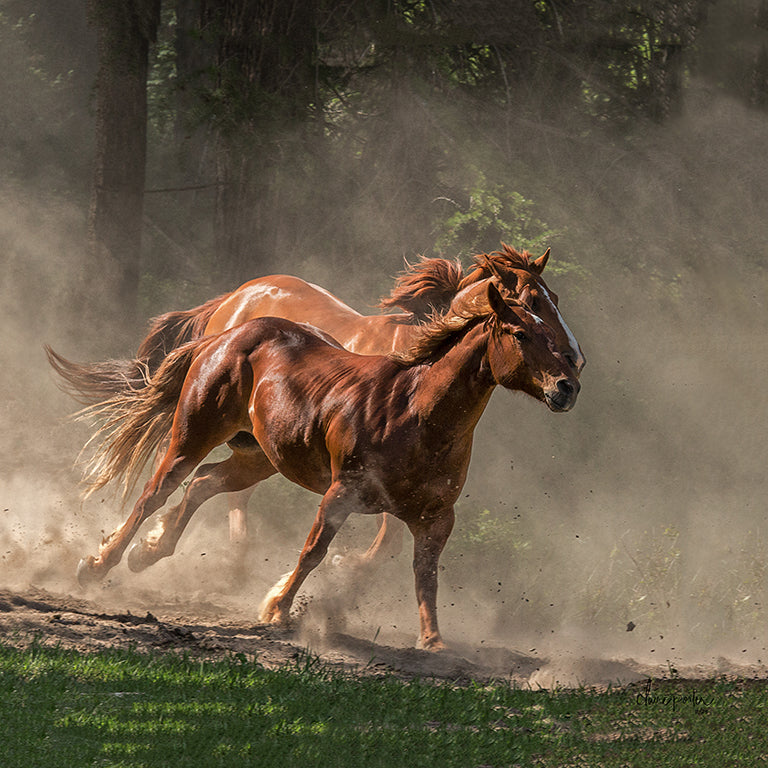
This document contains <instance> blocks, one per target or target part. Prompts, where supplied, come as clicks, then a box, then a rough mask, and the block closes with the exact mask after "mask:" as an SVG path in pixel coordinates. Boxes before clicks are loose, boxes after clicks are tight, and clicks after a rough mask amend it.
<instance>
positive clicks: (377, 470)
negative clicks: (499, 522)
mask: <svg viewBox="0 0 768 768" xmlns="http://www.w3.org/2000/svg"><path fill="white" fill-rule="evenodd" d="M529 301H530V296H529V295H528V290H527V289H525V290H524V291H523V294H522V295H521V296H520V301H519V302H518V301H514V302H512V301H505V300H504V298H503V297H502V296H501V294H500V293H499V291H498V290H497V289H496V288H495V286H494V283H493V282H492V281H491V280H485V281H482V282H480V283H476V284H475V285H474V286H472V287H471V288H470V289H468V290H467V291H465V292H462V294H460V295H459V297H457V298H456V299H454V302H453V304H452V307H451V309H450V310H449V311H448V312H447V313H445V315H443V316H440V317H436V318H435V319H433V320H432V321H431V322H430V323H428V324H427V325H425V326H423V327H420V328H419V329H418V332H417V333H416V334H415V336H414V338H413V339H412V341H411V344H410V345H409V348H408V350H407V351H405V352H401V353H392V354H389V355H385V356H367V355H357V354H354V353H352V352H349V351H347V350H345V349H343V348H342V347H341V346H339V345H338V344H336V342H335V341H334V340H333V339H331V338H330V337H328V336H327V335H326V334H323V333H322V332H320V331H318V330H317V329H315V328H312V327H310V326H307V325H298V324H296V323H293V322H291V321H289V320H284V319H280V318H275V317H265V318H258V319H255V320H251V321H248V322H246V323H244V324H240V325H237V326H236V327H234V328H232V329H230V330H227V331H224V332H222V333H220V334H218V335H215V336H209V337H204V338H203V339H200V340H196V341H192V342H189V343H187V344H185V345H183V346H182V347H180V348H179V349H177V350H175V351H174V352H172V353H171V354H170V355H168V356H167V357H166V359H165V360H164V361H163V362H162V364H161V365H160V367H159V368H158V370H157V371H156V372H155V374H154V375H153V376H152V377H151V378H150V380H149V381H148V382H147V385H146V386H145V387H143V388H141V389H135V390H130V391H128V392H124V393H120V394H118V395H115V396H114V397H113V398H112V399H111V400H108V401H106V402H104V403H101V404H100V405H97V406H94V409H95V410H96V411H97V413H98V414H99V415H101V416H102V417H105V418H106V423H105V424H104V426H103V428H102V436H103V437H104V438H105V442H104V444H103V446H102V449H101V455H102V457H104V458H105V459H106V461H105V463H104V465H103V466H105V467H106V466H109V467H110V470H109V474H110V477H109V478H108V479H112V478H113V477H114V476H116V475H120V474H121V473H128V474H132V473H136V472H137V471H139V470H140V468H141V464H142V463H143V462H144V461H145V460H146V458H147V455H148V454H147V449H148V448H151V447H152V446H151V445H146V444H144V445H142V444H141V441H142V440H144V439H147V438H146V436H147V435H150V437H149V438H148V439H149V442H150V443H154V445H155V447H156V446H157V445H159V443H160V442H161V441H162V440H163V437H164V435H165V434H166V433H167V431H168V430H170V434H171V440H170V444H169V446H168V448H167V450H166V451H165V454H164V456H163V458H162V461H161V462H160V464H159V466H158V467H157V469H156V471H155V472H154V474H153V476H152V478H151V479H150V480H149V481H148V482H147V484H146V485H145V487H144V490H143V492H142V494H141V496H140V497H139V499H138V501H137V502H136V504H135V506H134V508H133V511H132V512H131V514H130V516H129V517H128V519H127V520H126V522H125V523H124V524H123V525H121V526H120V527H119V528H118V529H117V530H116V531H115V532H114V533H112V534H111V535H110V536H108V537H107V538H106V539H104V541H103V542H102V544H101V547H100V548H99V554H98V556H97V557H88V558H86V559H84V560H82V561H81V563H80V567H79V569H78V577H79V579H80V581H81V582H82V583H87V582H89V581H93V580H97V579H100V578H103V576H104V575H105V574H106V573H107V571H109V569H110V568H112V567H113V566H115V565H116V564H117V563H118V562H119V561H120V559H121V558H122V555H123V553H124V552H125V550H126V548H127V546H128V544H129V543H130V541H131V539H132V538H133V537H134V535H135V534H136V532H137V530H138V528H139V526H140V525H141V524H142V522H143V521H144V520H146V519H147V518H148V517H149V516H150V515H152V514H153V513H154V512H155V511H157V510H158V509H160V508H161V507H162V506H163V505H164V504H165V502H166V500H167V499H168V497H169V496H170V494H171V493H173V492H174V491H175V490H176V489H177V488H178V487H179V485H180V484H181V483H182V482H183V481H184V479H185V478H186V477H187V476H188V475H189V474H190V473H191V472H192V471H193V470H194V469H195V467H197V465H198V464H199V462H200V461H201V460H202V459H204V458H205V457H206V456H207V455H208V453H209V452H210V451H211V450H212V449H213V448H215V447H216V446H218V445H221V444H222V443H225V442H227V441H233V442H231V443H230V447H231V448H232V455H231V456H230V457H229V458H228V459H226V460H225V461H222V462H219V463H217V464H206V465H203V466H201V467H199V468H198V469H197V471H196V472H195V474H194V476H193V477H192V479H191V481H190V482H189V484H188V486H187V488H186V491H185V493H184V496H183V498H182V500H181V502H180V503H179V504H178V506H176V507H173V508H171V509H170V510H169V511H167V512H166V513H165V514H164V515H163V516H162V518H161V519H160V522H159V524H158V527H157V528H156V529H155V530H154V531H153V532H152V533H150V535H149V536H148V538H147V540H145V541H143V542H141V543H139V544H136V545H135V546H134V547H133V548H132V549H131V551H130V553H129V555H128V565H129V567H130V568H131V569H132V570H134V571H138V570H141V569H143V568H145V567H147V566H149V565H151V564H152V563H154V562H156V561H157V560H159V559H160V558H162V557H165V556H167V555H170V554H172V553H173V551H174V548H175V546H176V543H177V542H178V540H179V536H180V535H181V533H182V531H183V530H184V527H185V526H186V525H187V523H188V522H189V520H190V518H191V516H192V514H193V513H194V511H195V510H196V509H197V507H199V506H200V504H202V503H203V502H204V501H205V500H207V499H209V498H211V497H212V496H214V495H215V494H218V493H222V492H229V491H237V490H240V489H243V488H247V487H249V486H251V485H253V484H254V483H256V482H258V481H260V480H263V479H265V478H267V477H269V476H270V475H273V474H275V473H277V472H280V473H281V474H283V475H284V476H285V477H287V478H288V479H289V480H292V481H293V482H295V483H298V484H299V485H302V486H303V487H305V488H308V489H310V490H312V491H315V492H317V493H319V494H322V497H323V498H322V501H321V503H320V508H319V511H318V513H317V517H316V519H315V522H314V524H313V526H312V530H311V531H310V533H309V536H308V537H307V540H306V543H305V545H304V548H303V550H302V552H301V555H300V556H299V561H298V564H297V566H296V568H295V570H294V571H293V572H292V573H291V574H290V576H288V577H287V578H286V579H284V580H283V581H281V582H280V583H279V584H278V585H276V586H275V588H273V590H272V592H271V593H270V594H269V595H268V598H267V600H266V602H265V604H264V608H263V613H262V618H263V620H265V621H270V622H276V623H282V622H285V621H287V620H288V618H289V613H290V609H291V605H292V602H293V599H294V597H295V595H296V593H297V591H298V589H299V588H300V586H301V584H302V583H303V581H304V580H305V578H306V577H307V576H308V575H309V573H310V572H311V571H312V569H314V568H315V567H316V566H317V565H318V564H319V563H320V561H321V560H322V559H323V557H324V556H325V554H326V551H327V549H328V545H329V544H330V542H331V540H332V539H333V537H334V535H335V534H336V532H337V531H338V530H339V528H340V527H341V525H342V524H343V522H344V521H345V520H346V518H347V517H348V516H349V515H350V514H351V513H352V512H360V513H364V514H371V513H381V512H386V513H389V514H391V515H394V516H395V517H397V518H399V519H400V520H402V521H403V522H404V523H405V524H406V525H407V527H408V528H409V530H410V532H411V534H412V535H413V538H414V560H413V567H414V575H415V582H416V597H417V602H418V607H419V619H420V633H419V644H420V645H421V647H423V648H428V649H439V648H441V647H442V640H441V638H440V633H439V630H438V625H437V573H438V558H439V556H440V553H441V552H442V550H443V547H444V545H445V543H446V541H447V539H448V536H449V535H450V532H451V529H452V527H453V522H454V512H453V506H454V503H455V501H456V499H457V498H458V497H459V494H460V493H461V489H462V487H463V485H464V481H465V479H466V475H467V470H468V467H469V458H470V451H471V446H472V436H473V432H474V428H475V425H476V424H477V422H478V420H479V419H480V416H481V415H482V413H483V410H484V409H485V406H486V404H487V403H488V400H489V398H490V396H491V393H492V391H493V389H494V388H495V387H496V385H501V386H503V387H505V388H507V389H512V390H518V391H522V392H524V393H526V394H528V395H530V396H532V397H534V398H536V399H537V400H540V401H542V402H544V403H546V404H547V405H548V407H549V408H550V409H551V410H553V411H556V412H557V411H567V410H569V409H570V408H571V407H572V406H573V405H574V403H575V401H576V397H577V394H578V391H579V383H578V380H577V378H576V376H575V372H574V370H573V366H572V365H571V364H570V362H569V361H568V360H566V359H565V357H564V356H563V354H562V353H561V352H560V351H559V350H558V349H557V345H556V340H555V335H554V333H553V332H552V331H551V330H550V329H549V328H548V327H547V326H546V324H545V323H543V322H542V320H541V319H540V318H539V317H538V316H536V315H534V314H532V313H531V312H529V311H528V310H527V309H526V305H527V304H528V302H529ZM243 433H246V434H248V435H249V436H250V437H251V438H252V439H250V440H241V439H239V438H238V436H239V435H242V434H243ZM96 480H97V482H98V480H99V478H96Z"/></svg>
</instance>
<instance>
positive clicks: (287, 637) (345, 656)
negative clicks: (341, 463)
mask: <svg viewBox="0 0 768 768" xmlns="http://www.w3.org/2000/svg"><path fill="white" fill-rule="evenodd" d="M149 604H151V605H152V606H153V607H152V610H148V609H147V610H142V609H141V608H140V607H139V606H141V605H149ZM302 624H303V622H302V619H301V617H299V618H298V619H297V621H296V623H295V624H294V626H292V627H290V628H277V627H272V626H268V625H265V624H260V623H258V622H257V621H256V620H255V619H254V616H253V615H251V614H250V613H249V611H248V610H246V609H244V608H243V607H242V606H239V605H238V604H237V602H236V601H234V600H231V601H230V600H227V599H226V598H222V599H217V600H215V601H213V600H210V599H205V598H202V599H189V598H186V599H185V600H184V601H181V600H168V599H165V598H162V597H160V596H159V595H157V594H155V595H152V594H150V593H145V594H143V595H142V596H140V597H139V598H136V599H134V600H133V601H131V607H130V608H126V607H123V608H119V607H118V603H116V602H114V601H113V600H112V599H111V598H110V597H106V598H105V599H104V600H94V599H85V598H78V597H73V596H71V595H67V594H55V593H51V592H48V591H46V590H43V589H37V588H28V589H25V590H10V589H5V590H0V639H2V642H4V643H6V644H12V645H16V646H24V645H28V644H29V643H31V642H33V641H36V642H39V643H41V644H43V645H50V646H61V647H65V648H75V649H78V650H80V651H83V652H89V651H97V650H101V649H105V648H136V649H139V650H141V651H147V652H177V653H182V652H183V653H187V654H189V655H190V656H192V657H200V658H212V659H220V658H225V657H226V656H228V655H232V654H245V655H246V657H248V658H255V659H257V660H258V661H259V662H260V663H261V664H263V665H264V666H266V667H277V666H280V665H285V664H291V663H295V662H296V661H297V660H298V661H299V662H300V661H301V659H302V658H303V657H304V658H305V657H306V654H307V652H308V651H309V652H311V653H312V654H315V655H317V656H319V657H320V658H321V659H322V660H323V662H324V663H325V664H326V665H328V666H330V667H332V668H335V669H338V670H344V671H346V672H351V673H355V674H360V675H381V674H394V675H396V676H397V677H399V678H402V679H406V680H408V679H413V678H422V679H437V680H446V681H452V682H459V683H461V682H466V681H468V680H476V681H491V680H506V681H509V682H511V683H513V684H516V685H520V686H531V687H534V688H535V687H539V686H541V687H550V686H552V685H553V684H558V685H564V686H568V685H588V686H604V685H608V684H611V685H615V684H628V683H631V682H635V681H638V680H641V679H643V678H646V677H648V676H653V677H656V678H660V677H665V676H668V674H669V669H668V667H667V666H665V665H662V664H657V665H651V664H642V663H639V662H635V661H632V660H610V659H598V658H594V659H591V658H587V657H582V658H575V657H573V656H564V655H559V656H553V657H550V658H546V657H543V656H541V655H539V654H536V653H535V652H529V653H522V652H518V651H514V650H510V649H506V648H502V647H482V648H475V647H472V646H469V645H455V646H453V647H452V648H451V649H450V650H448V651H445V652H442V653H429V652H425V651H420V650H417V649H415V648H412V647H394V646H391V645H384V644H381V643H377V642H375V639H374V640H367V639H364V638H360V637H355V636H353V635H352V634H347V633H343V632H333V631H328V632H324V633H321V632H319V631H317V630H313V629H312V628H307V627H306V626H302ZM677 672H678V673H679V674H680V675H681V676H683V677H686V678H705V677H712V676H715V675H740V676H744V677H750V678H764V677H766V676H768V669H766V667H765V666H755V665H746V664H742V665H739V664H735V663H730V662H728V661H726V660H723V659H720V660H719V661H717V662H714V663H709V664H699V665H696V666H690V667H682V668H678V669H677Z"/></svg>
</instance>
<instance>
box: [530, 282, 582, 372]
mask: <svg viewBox="0 0 768 768" xmlns="http://www.w3.org/2000/svg"><path fill="white" fill-rule="evenodd" d="M539 288H540V289H541V292H542V294H543V295H544V298H546V300H547V301H548V302H549V304H550V306H551V307H552V311H553V312H554V313H555V317H557V319H558V321H559V322H560V325H561V326H562V327H563V330H564V331H565V335H566V336H567V337H568V345H569V346H570V348H571V353H572V354H573V361H574V364H575V365H576V369H577V370H581V368H582V366H583V365H584V363H585V360H584V355H583V354H582V352H581V348H580V347H579V342H578V341H576V337H575V336H574V335H573V333H572V332H571V329H570V328H569V327H568V325H567V324H566V322H565V320H563V316H562V315H561V314H560V310H559V309H558V308H557V304H555V302H554V301H552V297H551V296H550V295H549V291H548V290H547V289H546V288H545V287H544V286H543V285H541V284H539Z"/></svg>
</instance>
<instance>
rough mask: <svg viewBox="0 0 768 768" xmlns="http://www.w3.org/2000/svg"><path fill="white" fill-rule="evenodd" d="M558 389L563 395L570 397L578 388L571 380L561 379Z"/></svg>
mask: <svg viewBox="0 0 768 768" xmlns="http://www.w3.org/2000/svg"><path fill="white" fill-rule="evenodd" d="M557 389H558V391H559V392H560V394H562V395H566V396H567V397H570V396H571V395H573V393H574V392H575V391H576V387H575V386H574V384H573V382H572V381H570V380H569V379H559V380H558V382H557Z"/></svg>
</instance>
